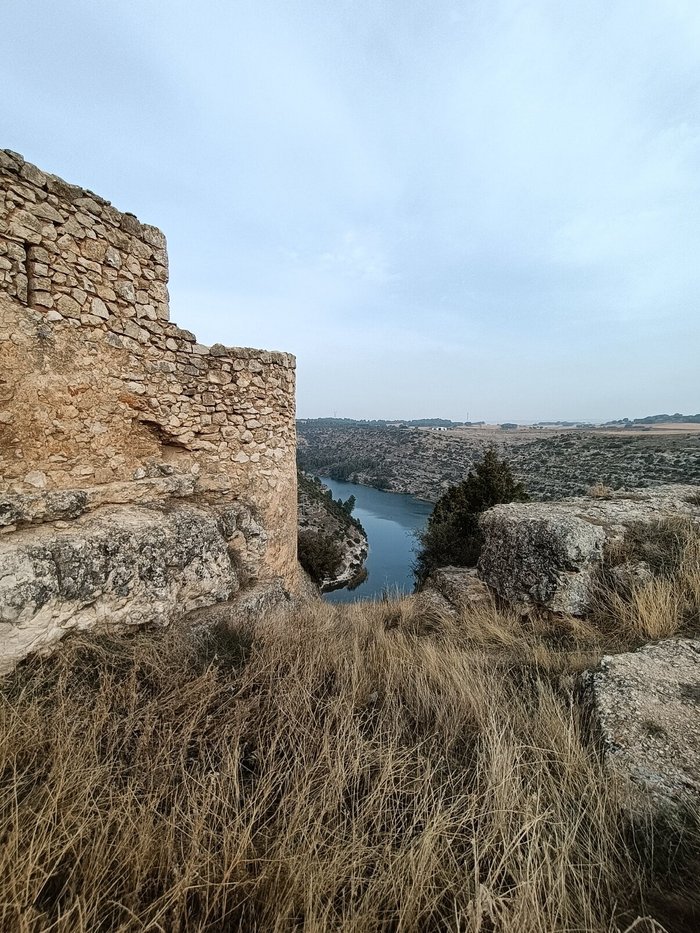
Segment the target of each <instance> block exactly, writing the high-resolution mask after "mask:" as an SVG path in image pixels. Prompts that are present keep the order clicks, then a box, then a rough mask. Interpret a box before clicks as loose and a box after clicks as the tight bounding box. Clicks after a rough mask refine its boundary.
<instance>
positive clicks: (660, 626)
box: [594, 517, 700, 642]
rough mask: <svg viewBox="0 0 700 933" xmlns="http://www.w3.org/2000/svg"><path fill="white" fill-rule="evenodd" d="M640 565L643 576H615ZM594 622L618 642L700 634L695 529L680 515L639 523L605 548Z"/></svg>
mask: <svg viewBox="0 0 700 933" xmlns="http://www.w3.org/2000/svg"><path fill="white" fill-rule="evenodd" d="M639 561H643V562H644V565H645V566H646V572H645V573H644V574H642V575H641V576H636V575H635V574H634V572H628V573H627V574H622V575H618V576H617V577H616V575H615V573H616V570H617V571H619V570H620V569H621V568H622V569H625V568H632V567H634V566H635V564H637V563H638V562H639ZM594 617H595V621H596V623H597V624H598V625H600V626H602V627H603V628H607V629H608V630H610V631H613V632H615V633H616V634H617V635H618V636H619V637H620V638H621V639H622V640H623V641H625V640H628V641H629V640H631V641H633V642H642V641H649V640H650V639H651V640H654V639H658V638H669V637H671V636H673V635H677V634H679V633H683V632H686V631H698V630H700V527H699V526H698V524H697V523H695V522H693V521H691V520H690V519H687V518H684V517H672V518H666V519H662V520H660V521H658V522H655V523H652V524H643V525H639V526H638V527H637V528H633V529H632V530H631V532H630V533H628V534H627V535H626V537H625V539H624V540H623V541H621V542H619V543H618V544H617V545H616V546H615V547H613V548H611V549H610V553H609V554H608V566H607V567H606V569H605V571H604V574H603V577H602V579H601V585H600V589H599V593H598V598H597V606H596V609H595V612H594Z"/></svg>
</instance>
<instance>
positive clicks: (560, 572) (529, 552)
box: [479, 485, 700, 615]
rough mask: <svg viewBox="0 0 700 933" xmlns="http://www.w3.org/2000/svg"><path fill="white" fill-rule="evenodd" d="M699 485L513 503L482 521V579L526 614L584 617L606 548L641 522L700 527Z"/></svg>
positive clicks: (496, 508)
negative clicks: (670, 520)
mask: <svg viewBox="0 0 700 933" xmlns="http://www.w3.org/2000/svg"><path fill="white" fill-rule="evenodd" d="M697 492H698V490H697V488H696V487H693V486H681V485H673V486H658V487H655V488H651V489H638V490H634V491H633V492H618V493H613V494H612V495H611V496H610V497H609V498H606V499H597V498H588V497H579V498H572V499H564V500H562V501H561V502H557V503H541V502H526V503H511V504H509V505H497V506H494V507H493V508H492V509H489V510H488V511H487V512H485V513H484V515H483V516H482V518H481V522H480V524H481V529H482V531H483V533H484V538H485V544H484V547H483V550H482V554H481V558H480V560H479V575H480V576H481V578H482V579H483V580H484V581H485V582H486V583H488V584H489V586H491V587H493V589H494V590H496V592H497V593H498V594H499V595H500V596H501V597H503V598H504V599H506V600H508V601H509V602H512V603H514V604H515V605H518V606H520V607H522V608H527V607H528V606H531V605H539V606H543V607H546V608H547V609H550V610H553V611H555V612H569V613H573V614H574V615H583V614H584V613H585V612H586V610H587V608H588V606H589V604H590V600H591V597H592V593H593V583H594V580H595V576H596V573H597V571H598V569H599V568H600V566H601V564H602V561H603V558H604V549H605V545H606V544H610V543H612V542H613V541H616V540H620V539H622V538H624V535H625V532H626V530H627V529H628V528H629V527H630V526H632V525H637V524H638V523H640V522H641V523H651V522H653V521H657V520H659V519H660V518H664V517H666V516H670V515H686V516H689V517H691V518H694V519H697V520H699V521H700V507H699V506H698V505H696V504H695V503H694V495H697Z"/></svg>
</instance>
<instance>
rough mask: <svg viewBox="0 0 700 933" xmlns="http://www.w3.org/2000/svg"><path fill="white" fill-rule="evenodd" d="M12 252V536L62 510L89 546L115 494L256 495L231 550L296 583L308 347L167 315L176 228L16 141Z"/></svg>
mask: <svg viewBox="0 0 700 933" xmlns="http://www.w3.org/2000/svg"><path fill="white" fill-rule="evenodd" d="M0 258H1V259H2V262H1V263H0V334H2V335H3V337H4V339H3V359H2V363H3V372H2V377H1V378H0V408H1V409H2V410H1V411H0V528H1V529H2V531H3V537H2V539H0V541H2V544H3V547H6V546H7V547H9V546H10V542H13V546H15V547H19V542H24V543H25V544H27V546H29V543H28V537H27V536H31V535H34V536H35V538H36V546H37V547H40V546H41V544H40V542H41V541H43V540H44V538H45V536H46V535H50V534H58V533H59V531H60V532H61V534H63V532H62V531H61V529H60V528H58V527H54V528H53V529H50V528H48V526H47V523H50V522H68V523H71V526H72V524H74V523H75V524H76V528H75V530H74V531H73V530H72V529H69V530H70V531H71V534H74V535H75V536H76V538H75V541H76V542H77V541H78V539H79V537H80V533H81V532H79V529H82V528H83V525H84V523H87V524H86V525H85V527H87V528H92V527H93V526H92V524H91V522H92V521H93V517H95V516H96V515H97V512H96V511H95V510H101V509H102V508H103V507H104V506H105V505H107V504H108V503H113V504H128V503H139V502H148V501H150V500H156V499H157V500H162V501H166V502H167V501H169V500H175V502H176V505H177V504H178V503H179V501H180V500H181V499H182V498H183V497H191V498H192V501H193V502H194V501H195V498H196V505H197V508H202V509H203V510H204V511H205V512H206V513H208V514H210V516H215V515H216V514H218V513H217V509H218V508H219V507H220V506H221V507H223V505H224V504H226V503H229V502H231V501H232V500H234V499H236V500H239V502H240V503H243V502H245V503H246V504H247V505H248V506H249V507H250V508H249V510H248V519H247V520H246V521H245V522H243V524H244V525H245V524H247V527H243V526H242V525H241V523H240V522H239V524H238V526H237V528H236V531H235V533H234V534H233V536H232V539H231V542H229V550H230V552H231V555H232V559H233V560H234V561H237V562H238V564H237V566H238V565H240V569H241V571H242V573H243V575H244V576H245V577H246V579H247V580H248V581H249V582H252V583H256V582H260V583H263V582H265V581H268V580H272V579H275V578H278V577H279V578H281V579H282V580H283V581H284V583H285V585H286V586H288V587H289V588H290V589H294V587H295V586H296V584H297V580H298V565H297V562H296V520H295V506H296V463H295V452H296V426H295V398H294V388H295V374H294V367H295V363H294V358H293V357H292V356H290V355H289V354H286V353H271V352H267V351H262V350H254V349H250V348H230V347H223V346H221V345H219V347H217V352H216V354H211V353H210V352H209V349H208V348H206V347H203V346H201V345H199V344H197V341H196V338H195V336H194V334H191V333H190V332H189V331H186V330H183V329H180V328H179V327H177V326H176V325H175V324H174V323H171V322H170V320H169V310H168V291H167V279H168V272H167V268H168V259H167V253H166V250H165V238H164V236H163V235H162V233H160V231H159V230H157V229H156V228H155V227H151V226H148V225H145V224H141V223H140V222H139V221H138V219H137V218H136V217H134V216H133V215H130V214H123V213H120V212H119V211H118V210H116V209H115V208H114V207H112V206H111V205H110V204H109V202H107V201H105V200H104V199H102V198H100V197H99V196H97V195H94V194H93V193H91V192H88V191H84V190H83V189H81V188H77V187H75V186H73V185H69V184H67V183H66V182H63V181H62V180H61V179H58V178H55V177H54V176H51V175H46V174H44V173H43V172H40V171H39V170H38V169H36V168H35V167H34V166H31V165H29V164H28V163H25V162H24V161H23V159H22V158H21V157H20V156H17V155H16V154H13V153H9V152H7V151H4V152H2V153H0ZM250 363H254V364H255V365H254V367H253V369H252V370H249V369H248V367H249V364H250ZM236 368H237V369H238V371H240V372H241V373H242V374H245V376H246V379H245V381H244V383H243V384H239V385H237V384H235V383H234V382H233V373H234V371H235V370H236ZM253 372H254V373H255V375H253V374H252V373H253ZM251 424H252V425H255V427H254V429H253V430H251V429H250V427H249V426H250V425H251ZM246 425H248V426H246ZM243 448H245V450H244V449H243ZM241 508H242V506H241ZM104 514H105V513H104V512H101V517H104ZM241 514H242V513H241ZM239 518H240V516H239ZM255 529H258V531H256V530H255ZM75 547H76V548H77V547H78V545H77V544H76V545H75ZM88 550H89V549H88ZM25 569H26V568H25ZM47 573H49V571H48V570H47ZM49 576H50V573H49ZM47 585H48V584H47ZM19 592H20V591H18V593H19ZM21 592H25V593H29V591H28V590H27V589H26V587H25V589H24V590H22V591H21ZM13 598H14V599H15V600H16V599H19V598H20V597H19V595H18V594H17V593H16V594H15V596H14V597H13ZM27 598H28V599H29V602H28V603H27V606H28V607H30V605H33V603H32V599H33V597H31V599H30V597H29V596H28V597H27ZM52 598H53V599H55V600H56V601H58V602H60V600H61V599H63V600H64V602H65V608H66V612H68V611H69V610H70V608H71V606H72V607H73V609H74V610H75V612H76V613H77V614H78V615H77V616H76V618H78V619H79V621H78V622H76V623H75V624H81V625H82V624H83V621H84V620H85V619H86V618H88V616H90V612H89V611H88V610H87V609H85V608H80V607H78V606H77V604H76V602H75V600H71V599H67V598H65V597H64V595H62V593H61V592H60V591H59V593H58V595H55V594H54V596H53V597H52ZM136 598H137V597H136V596H134V599H136ZM144 598H145V597H144ZM8 599H9V597H8ZM138 599H141V596H139V597H138ZM58 602H56V607H55V608H56V613H58V617H59V618H60V619H61V622H60V623H57V625H58V628H61V626H63V625H64V623H65V624H69V622H68V619H67V616H66V615H65V614H63V615H62V614H61V613H62V610H60V609H59V608H58ZM171 602H172V601H171ZM172 605H173V607H174V606H175V604H174V602H172ZM18 611H20V614H21V613H22V612H23V611H24V609H22V608H21V607H19V610H18ZM27 611H28V612H29V611H30V609H29V608H28V609H27ZM44 611H45V610H44V609H43V608H42V609H41V612H44ZM52 611H53V610H52ZM90 611H92V610H90ZM125 612H126V608H125ZM30 614H31V613H30ZM167 614H168V612H166V611H165V610H164V612H163V617H165V616H166V615H167ZM93 616H94V613H93ZM138 617H139V613H138V612H137V613H135V618H138ZM22 618H24V616H22ZM41 618H42V619H43V616H41ZM52 618H53V616H52ZM42 624H43V623H42ZM46 624H47V626H48V627H49V629H51V627H52V626H54V623H53V622H47V623H46ZM86 624H88V623H86ZM54 627H55V626H54ZM51 630H53V629H51ZM42 637H43V636H42ZM42 637H39V636H37V638H38V641H39V642H41V640H42ZM47 637H48V636H47ZM33 638H34V636H33V635H31V633H30V635H29V636H28V638H26V639H24V641H23V642H22V643H23V644H24V645H25V648H27V650H29V647H30V646H31V644H32V643H33ZM49 640H51V638H49ZM17 644H19V642H17ZM0 650H1V649H0ZM13 656H16V652H15V654H14V655H13Z"/></svg>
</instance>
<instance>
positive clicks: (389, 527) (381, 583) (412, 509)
mask: <svg viewBox="0 0 700 933" xmlns="http://www.w3.org/2000/svg"><path fill="white" fill-rule="evenodd" d="M321 480H322V482H323V483H324V484H325V485H326V486H328V488H329V489H330V490H331V492H332V493H333V498H334V499H338V498H340V499H342V500H343V501H345V500H346V499H347V498H349V497H350V496H354V497H355V499H356V504H355V510H354V512H353V515H355V516H356V517H357V518H359V520H360V521H361V522H362V525H363V527H364V529H365V531H366V532H367V541H368V543H369V554H368V556H367V561H366V567H367V571H368V575H367V579H366V580H365V581H364V582H363V583H361V584H360V585H359V586H358V587H357V588H356V589H354V590H347V589H345V590H333V592H331V593H326V595H325V597H324V598H325V599H327V600H329V601H330V602H338V603H347V602H354V601H355V600H363V599H377V598H379V597H380V596H381V595H382V593H383V592H385V591H386V590H388V591H389V592H391V593H396V592H404V593H411V592H412V591H413V584H414V579H413V571H412V570H411V566H412V564H413V560H414V558H415V554H414V547H415V545H416V539H415V535H414V532H416V531H421V530H422V529H423V528H424V527H425V523H426V522H427V520H428V516H429V515H430V513H431V512H432V510H433V506H432V503H430V502H423V500H422V499H416V498H414V497H413V496H402V495H399V494H398V493H395V492H382V491H381V490H379V489H372V487H371V486H360V485H358V484H356V483H341V482H338V481H337V480H334V479H329V478H328V477H327V476H322V477H321Z"/></svg>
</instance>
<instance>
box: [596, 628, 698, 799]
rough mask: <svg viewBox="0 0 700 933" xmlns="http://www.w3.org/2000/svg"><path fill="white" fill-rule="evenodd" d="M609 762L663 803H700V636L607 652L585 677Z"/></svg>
mask: <svg viewBox="0 0 700 933" xmlns="http://www.w3.org/2000/svg"><path fill="white" fill-rule="evenodd" d="M583 690H584V698H585V700H586V703H587V705H588V706H589V708H590V710H591V713H592V716H593V722H594V726H595V728H596V731H597V732H598V734H599V736H600V738H601V740H602V744H603V749H604V753H605V756H606V761H607V763H608V765H609V766H610V767H611V768H613V769H614V770H615V771H616V772H617V773H619V774H621V775H623V776H624V777H625V778H626V779H628V780H630V781H631V782H632V784H633V786H634V788H636V789H640V790H642V791H643V792H644V793H645V794H649V795H651V798H652V800H653V801H655V802H656V803H657V804H659V805H661V806H665V805H671V806H678V805H689V806H691V807H697V806H698V804H699V803H700V641H699V640H696V639H681V638H674V639H669V640H667V641H662V642H659V643H658V644H655V645H645V646H644V647H643V648H641V649H640V650H639V651H634V652H629V653H627V654H619V655H614V656H611V657H605V658H603V660H602V661H601V663H600V665H599V667H598V669H597V670H595V671H592V672H588V673H587V674H585V675H584V680H583Z"/></svg>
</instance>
